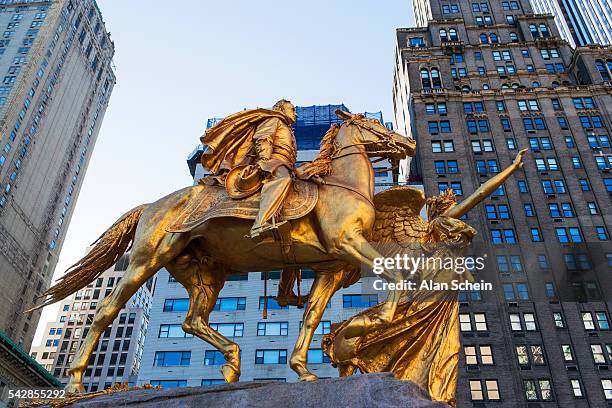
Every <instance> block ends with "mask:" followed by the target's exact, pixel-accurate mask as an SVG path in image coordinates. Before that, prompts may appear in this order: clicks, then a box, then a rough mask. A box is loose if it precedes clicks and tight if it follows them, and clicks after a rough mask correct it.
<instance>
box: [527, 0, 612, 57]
mask: <svg viewBox="0 0 612 408" xmlns="http://www.w3.org/2000/svg"><path fill="white" fill-rule="evenodd" d="M530 1H531V5H532V7H533V11H534V12H535V13H538V14H552V15H553V16H555V23H556V24H557V28H558V30H559V33H560V34H561V38H563V39H564V40H566V41H567V42H569V43H570V44H571V45H572V47H576V46H584V45H587V44H600V45H605V44H608V45H609V44H612V5H611V4H610V2H609V1H607V0H530Z"/></svg>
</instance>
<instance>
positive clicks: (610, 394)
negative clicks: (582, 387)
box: [601, 379, 612, 401]
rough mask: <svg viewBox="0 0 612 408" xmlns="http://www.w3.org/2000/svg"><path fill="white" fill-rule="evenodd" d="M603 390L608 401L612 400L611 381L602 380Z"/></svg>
mask: <svg viewBox="0 0 612 408" xmlns="http://www.w3.org/2000/svg"><path fill="white" fill-rule="evenodd" d="M601 388H602V389H603V392H604V397H605V398H606V400H608V401H609V400H612V380H611V379H602V380H601Z"/></svg>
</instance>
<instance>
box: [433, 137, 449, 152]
mask: <svg viewBox="0 0 612 408" xmlns="http://www.w3.org/2000/svg"><path fill="white" fill-rule="evenodd" d="M431 150H432V152H433V153H451V152H454V151H455V144H454V143H453V141H452V140H432V142H431Z"/></svg>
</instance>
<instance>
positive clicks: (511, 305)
mask: <svg viewBox="0 0 612 408" xmlns="http://www.w3.org/2000/svg"><path fill="white" fill-rule="evenodd" d="M508 307H518V302H508Z"/></svg>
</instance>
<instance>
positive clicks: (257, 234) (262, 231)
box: [247, 221, 287, 239]
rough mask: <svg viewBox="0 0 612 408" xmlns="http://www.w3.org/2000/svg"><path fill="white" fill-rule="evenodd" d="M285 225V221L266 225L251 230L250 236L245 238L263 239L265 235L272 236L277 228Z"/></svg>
mask: <svg viewBox="0 0 612 408" xmlns="http://www.w3.org/2000/svg"><path fill="white" fill-rule="evenodd" d="M286 223H287V221H281V222H274V223H272V224H268V223H266V224H264V225H261V226H259V227H257V228H252V229H251V232H250V234H249V235H247V237H249V238H252V239H264V238H266V236H267V235H274V231H276V230H278V227H280V226H281V225H283V224H286ZM268 233H270V234H268Z"/></svg>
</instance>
